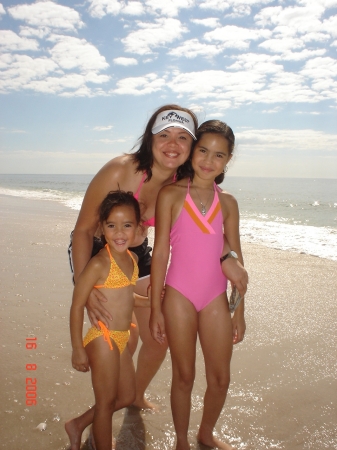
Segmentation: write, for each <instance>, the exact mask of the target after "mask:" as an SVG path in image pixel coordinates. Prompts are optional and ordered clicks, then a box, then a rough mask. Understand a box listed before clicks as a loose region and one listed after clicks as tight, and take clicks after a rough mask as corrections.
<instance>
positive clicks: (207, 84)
mask: <svg viewBox="0 0 337 450" xmlns="http://www.w3.org/2000/svg"><path fill="white" fill-rule="evenodd" d="M264 84H265V76H264V74H259V73H254V72H253V73H251V74H250V75H249V77H248V76H247V73H246V72H233V73H232V72H224V71H221V70H204V71H200V72H189V73H181V74H177V75H175V76H173V78H172V80H171V81H170V82H168V83H167V85H168V87H170V88H171V89H172V91H173V92H175V93H176V94H178V96H181V95H184V94H189V96H190V98H191V99H205V98H217V99H218V100H228V99H230V98H233V99H235V98H236V97H237V95H239V94H238V92H244V94H245V95H246V96H247V94H248V92H249V91H251V92H252V93H254V91H256V94H254V96H257V91H259V90H260V89H261V88H262V87H263V86H264Z"/></svg>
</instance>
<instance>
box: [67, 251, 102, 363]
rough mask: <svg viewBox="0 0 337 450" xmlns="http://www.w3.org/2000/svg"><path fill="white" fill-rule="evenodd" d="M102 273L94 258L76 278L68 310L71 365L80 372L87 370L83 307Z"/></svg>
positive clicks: (99, 264) (98, 263) (96, 259)
mask: <svg viewBox="0 0 337 450" xmlns="http://www.w3.org/2000/svg"><path fill="white" fill-rule="evenodd" d="M101 272H102V264H101V263H100V261H99V260H98V258H95V260H91V261H90V262H89V263H88V265H87V266H86V268H85V269H84V270H83V272H82V274H81V275H80V276H79V277H78V280H77V282H76V285H75V287H74V292H73V300H72V305H71V308H70V336H71V345H72V348H73V354H72V365H73V367H74V369H76V370H79V371H81V372H87V371H88V370H89V363H88V358H87V355H86V352H85V350H84V347H83V338H82V334H83V319H84V306H85V304H86V301H87V298H88V295H89V294H90V292H91V290H92V287H93V286H94V285H95V284H96V283H97V281H98V280H99V274H100V273H101Z"/></svg>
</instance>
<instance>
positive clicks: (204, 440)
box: [197, 431, 235, 450]
mask: <svg viewBox="0 0 337 450" xmlns="http://www.w3.org/2000/svg"><path fill="white" fill-rule="evenodd" d="M197 440H198V442H200V444H203V445H206V447H210V448H218V449H220V450H235V448H234V447H232V446H231V445H229V444H226V442H222V441H220V440H219V439H217V438H216V437H214V436H213V435H211V436H208V437H206V436H201V433H200V431H199V433H198V436H197Z"/></svg>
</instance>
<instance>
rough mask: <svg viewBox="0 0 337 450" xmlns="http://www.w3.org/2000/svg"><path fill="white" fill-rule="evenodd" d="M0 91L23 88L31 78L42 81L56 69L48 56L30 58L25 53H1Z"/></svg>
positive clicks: (55, 65)
mask: <svg viewBox="0 0 337 450" xmlns="http://www.w3.org/2000/svg"><path fill="white" fill-rule="evenodd" d="M0 68H1V69H4V70H2V71H1V72H0V91H1V92H6V91H8V90H21V89H25V87H26V86H27V84H28V83H30V81H31V80H39V81H42V80H43V79H44V78H45V77H47V76H48V75H49V74H50V73H51V72H54V71H55V70H57V69H58V66H57V64H56V63H55V62H54V61H52V60H50V59H48V58H35V59H34V58H31V57H30V56H27V55H10V54H3V55H1V56H0Z"/></svg>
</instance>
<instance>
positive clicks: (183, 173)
mask: <svg viewBox="0 0 337 450" xmlns="http://www.w3.org/2000/svg"><path fill="white" fill-rule="evenodd" d="M206 133H212V134H214V133H215V134H220V135H221V136H222V137H224V138H225V139H227V141H228V150H229V154H230V155H232V154H233V152H234V147H235V136H234V133H233V130H232V129H231V127H230V126H228V125H227V123H226V122H221V120H207V121H206V122H204V123H202V124H201V125H200V127H199V128H198V129H197V131H196V133H195V136H196V138H197V140H196V141H194V142H193V146H192V151H191V154H190V157H189V158H188V160H187V161H186V162H185V164H183V165H182V166H180V167H179V170H178V171H177V180H181V179H182V178H190V180H193V177H194V170H193V167H192V156H193V152H194V149H195V146H196V144H197V143H198V142H199V141H200V139H201V137H202V136H203V135H204V134H206ZM224 179H225V173H224V172H222V173H221V174H220V175H218V176H217V177H216V178H215V180H214V181H215V183H216V184H221V183H222V182H223V180H224Z"/></svg>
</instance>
